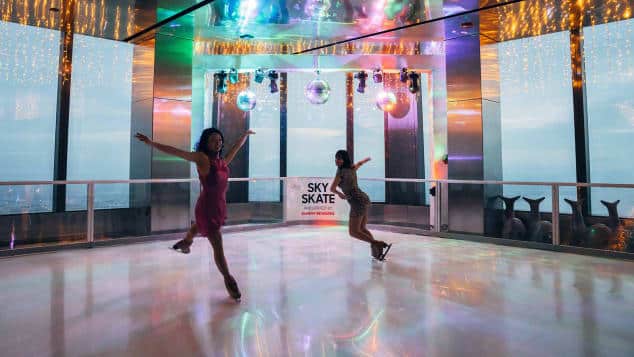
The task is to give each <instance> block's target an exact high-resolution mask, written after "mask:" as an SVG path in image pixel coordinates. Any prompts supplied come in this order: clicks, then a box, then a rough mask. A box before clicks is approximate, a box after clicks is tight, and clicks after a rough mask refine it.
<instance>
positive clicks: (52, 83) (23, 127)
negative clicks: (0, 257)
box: [0, 21, 60, 214]
mask: <svg viewBox="0 0 634 357" xmlns="http://www.w3.org/2000/svg"><path fill="white" fill-rule="evenodd" d="M59 36H60V35H59V32H58V31H53V30H48V29H44V28H37V27H31V26H24V25H19V24H15V23H9V22H2V21H0V43H1V44H2V45H0V142H1V143H2V150H1V151H0V167H2V169H1V170H0V181H23V180H52V179H53V164H54V155H55V121H56V110H55V109H56V106H57V102H56V101H57V70H58V68H57V67H58V57H59V43H60V38H59ZM51 190H52V186H50V185H47V186H41V187H37V188H33V187H24V186H2V187H0V199H1V200H2V203H1V204H0V205H1V206H0V214H10V213H15V210H16V209H17V210H19V211H20V212H22V210H23V209H25V208H27V207H28V209H33V210H34V211H33V212H42V211H49V210H50V209H51V200H52V191H51ZM36 191H37V192H36ZM11 200H13V203H9V201H11Z"/></svg>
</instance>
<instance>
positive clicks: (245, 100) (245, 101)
mask: <svg viewBox="0 0 634 357" xmlns="http://www.w3.org/2000/svg"><path fill="white" fill-rule="evenodd" d="M256 103H257V101H256V100H255V94H253V92H251V91H250V90H243V91H242V92H240V94H238V98H237V99H236V104H237V105H238V108H240V110H244V111H245V112H248V111H251V110H252V109H253V108H255V104H256Z"/></svg>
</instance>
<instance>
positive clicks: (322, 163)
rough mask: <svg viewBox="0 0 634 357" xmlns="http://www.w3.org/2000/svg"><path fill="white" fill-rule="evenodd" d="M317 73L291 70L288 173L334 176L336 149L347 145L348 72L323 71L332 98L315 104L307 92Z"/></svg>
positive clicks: (322, 75)
mask: <svg viewBox="0 0 634 357" xmlns="http://www.w3.org/2000/svg"><path fill="white" fill-rule="evenodd" d="M313 79H315V74H314V73H306V72H293V73H289V74H288V140H287V151H288V157H287V167H288V170H287V175H288V176H327V177H334V175H335V172H336V171H337V167H336V166H335V153H336V152H337V150H340V149H345V148H346V120H345V118H346V74H345V73H344V72H334V73H322V74H321V79H323V80H326V81H327V82H328V83H329V84H330V99H328V101H327V102H326V103H324V104H321V105H316V104H311V103H310V102H309V101H308V99H306V96H305V95H304V88H305V87H306V85H307V84H308V83H309V82H310V81H312V80H313Z"/></svg>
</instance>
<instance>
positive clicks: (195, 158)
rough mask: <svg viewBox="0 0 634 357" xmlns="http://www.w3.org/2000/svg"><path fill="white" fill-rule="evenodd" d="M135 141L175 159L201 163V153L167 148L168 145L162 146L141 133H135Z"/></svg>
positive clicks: (171, 147)
mask: <svg viewBox="0 0 634 357" xmlns="http://www.w3.org/2000/svg"><path fill="white" fill-rule="evenodd" d="M134 136H135V137H136V138H137V139H139V141H141V142H143V143H145V144H147V145H149V146H151V147H153V148H155V149H157V150H160V151H162V152H164V153H166V154H168V155H172V156H176V157H180V158H181V159H184V160H187V161H191V162H195V163H196V164H198V163H199V162H200V161H201V153H198V152H189V151H184V150H181V149H177V148H175V147H173V146H169V145H164V144H161V143H157V142H154V141H152V140H151V139H150V138H148V137H147V136H145V135H143V134H141V133H136V135H134Z"/></svg>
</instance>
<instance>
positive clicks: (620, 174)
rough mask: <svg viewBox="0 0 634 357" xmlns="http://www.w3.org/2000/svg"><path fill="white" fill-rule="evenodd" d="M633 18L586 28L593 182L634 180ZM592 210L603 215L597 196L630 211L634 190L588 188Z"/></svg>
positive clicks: (603, 211) (586, 66)
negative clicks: (619, 202)
mask: <svg viewBox="0 0 634 357" xmlns="http://www.w3.org/2000/svg"><path fill="white" fill-rule="evenodd" d="M633 39H634V20H625V21H618V22H612V23H608V24H603V25H597V26H592V27H586V28H584V55H585V71H586V100H587V114H588V139H589V153H590V178H591V180H592V182H603V183H634V171H633V170H632V164H631V161H632V159H631V158H632V157H633V156H634V146H633V145H632V144H631V141H632V137H633V135H634V98H633V97H632V94H631V93H633V92H634V56H632V40H633ZM591 191H592V200H591V212H592V214H593V215H600V216H607V211H606V210H605V207H604V206H603V204H601V200H604V201H610V202H614V201H616V200H621V204H620V207H619V210H620V211H621V212H625V213H626V214H629V215H630V217H631V216H632V215H634V190H631V189H597V188H593V189H592V190H591Z"/></svg>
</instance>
